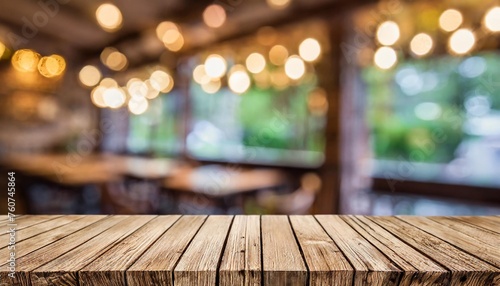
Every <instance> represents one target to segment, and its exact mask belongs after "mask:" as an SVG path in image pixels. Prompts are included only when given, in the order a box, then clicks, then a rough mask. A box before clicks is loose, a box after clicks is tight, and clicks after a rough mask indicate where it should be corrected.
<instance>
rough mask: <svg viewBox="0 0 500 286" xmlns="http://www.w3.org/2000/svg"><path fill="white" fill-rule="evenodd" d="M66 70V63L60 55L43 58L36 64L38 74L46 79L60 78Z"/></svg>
mask: <svg viewBox="0 0 500 286" xmlns="http://www.w3.org/2000/svg"><path fill="white" fill-rule="evenodd" d="M65 69H66V61H65V60H64V58H63V57H61V56H60V55H51V56H48V57H43V58H42V59H41V60H40V61H39V62H38V72H39V73H40V74H41V75H43V76H44V77H46V78H53V77H56V76H60V75H61V74H62V73H63V72H64V70H65Z"/></svg>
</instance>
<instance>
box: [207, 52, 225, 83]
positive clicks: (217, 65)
mask: <svg viewBox="0 0 500 286" xmlns="http://www.w3.org/2000/svg"><path fill="white" fill-rule="evenodd" d="M226 70H227V63H226V60H225V59H224V58H223V57H222V56H220V55H215V54H214V55H210V56H208V57H207V59H206V60H205V73H206V74H207V75H208V76H209V77H210V78H220V77H222V76H224V74H225V73H226Z"/></svg>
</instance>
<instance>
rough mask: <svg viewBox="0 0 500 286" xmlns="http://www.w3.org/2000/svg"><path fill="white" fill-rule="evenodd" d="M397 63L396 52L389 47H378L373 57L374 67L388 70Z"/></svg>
mask: <svg viewBox="0 0 500 286" xmlns="http://www.w3.org/2000/svg"><path fill="white" fill-rule="evenodd" d="M397 61H398V57H397V55H396V51H395V50H394V49H393V48H391V47H380V48H379V49H378V50H377V51H376V52H375V56H374V62H375V65H376V66H378V67H379V68H381V69H384V70H386V69H390V68H391V67H393V66H394V65H395V64H396V62H397Z"/></svg>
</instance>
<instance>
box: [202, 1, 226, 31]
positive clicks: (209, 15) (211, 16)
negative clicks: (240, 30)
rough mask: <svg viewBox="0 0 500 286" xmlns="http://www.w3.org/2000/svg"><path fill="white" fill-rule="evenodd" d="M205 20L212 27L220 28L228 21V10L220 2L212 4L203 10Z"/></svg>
mask: <svg viewBox="0 0 500 286" xmlns="http://www.w3.org/2000/svg"><path fill="white" fill-rule="evenodd" d="M203 21H204V22H205V24H206V25H207V26H209V27H211V28H219V27H220V26H222V25H223V24H224V22H225V21H226V11H225V10H224V8H222V6H220V5H218V4H212V5H209V6H207V8H205V11H203Z"/></svg>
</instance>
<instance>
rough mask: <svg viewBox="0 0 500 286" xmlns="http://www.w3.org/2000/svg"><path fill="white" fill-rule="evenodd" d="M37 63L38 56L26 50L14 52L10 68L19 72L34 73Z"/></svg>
mask: <svg viewBox="0 0 500 286" xmlns="http://www.w3.org/2000/svg"><path fill="white" fill-rule="evenodd" d="M39 61H40V54H38V53H36V52H34V51H32V50H28V49H23V50H18V51H16V52H15V53H14V55H13V56H12V59H11V63H12V66H13V67H14V68H15V69H16V70H18V71H20V72H34V71H36V69H37V67H38V62H39Z"/></svg>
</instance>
